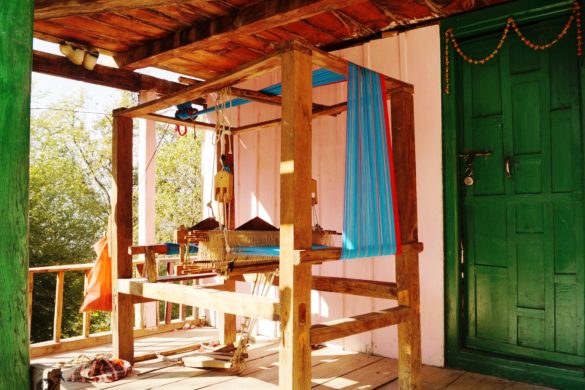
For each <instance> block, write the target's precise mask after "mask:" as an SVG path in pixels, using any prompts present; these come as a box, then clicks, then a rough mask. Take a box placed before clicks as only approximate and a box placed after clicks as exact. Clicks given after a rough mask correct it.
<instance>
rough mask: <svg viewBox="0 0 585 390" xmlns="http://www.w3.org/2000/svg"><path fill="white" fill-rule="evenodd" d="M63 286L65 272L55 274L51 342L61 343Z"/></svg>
mask: <svg viewBox="0 0 585 390" xmlns="http://www.w3.org/2000/svg"><path fill="white" fill-rule="evenodd" d="M64 285H65V272H64V271H60V272H58V273H57V282H56V284H55V313H54V319H53V341H54V342H56V343H58V342H60V341H61V323H62V320H63V287H64Z"/></svg>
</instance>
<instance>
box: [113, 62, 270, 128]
mask: <svg viewBox="0 0 585 390" xmlns="http://www.w3.org/2000/svg"><path fill="white" fill-rule="evenodd" d="M279 64H280V53H278V52H276V53H274V54H272V55H269V56H266V57H263V58H260V59H258V60H256V61H252V62H250V63H248V64H245V65H243V66H241V67H239V68H237V69H235V70H233V71H232V72H230V73H228V74H223V75H220V76H218V77H216V78H214V79H211V80H209V81H205V82H203V83H201V84H196V85H192V86H190V87H187V88H185V89H184V90H181V91H178V92H175V93H172V94H170V95H167V96H164V97H162V98H159V99H155V100H151V101H149V102H145V103H142V104H139V105H138V106H136V107H133V108H129V109H126V110H120V111H119V112H118V115H121V116H126V117H131V118H135V117H141V116H144V115H147V114H151V113H154V112H156V111H159V110H162V109H164V108H167V107H170V106H174V105H177V104H181V103H184V102H186V101H193V100H194V99H197V98H199V97H201V96H203V95H205V94H207V93H209V92H213V91H217V90H219V89H221V88H223V87H227V86H229V85H232V84H237V83H239V82H242V81H245V80H249V79H251V78H254V77H258V76H260V75H263V74H264V73H266V72H269V71H271V70H273V69H275V68H276V67H277V66H278V65H279Z"/></svg>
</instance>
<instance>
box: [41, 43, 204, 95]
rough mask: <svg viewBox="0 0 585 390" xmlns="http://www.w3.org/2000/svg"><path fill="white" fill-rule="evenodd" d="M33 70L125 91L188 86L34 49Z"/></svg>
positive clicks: (165, 92) (161, 91) (163, 91)
mask: <svg viewBox="0 0 585 390" xmlns="http://www.w3.org/2000/svg"><path fill="white" fill-rule="evenodd" d="M33 72H38V73H43V74H48V75H51V76H57V77H63V78H66V79H71V80H76V81H83V82H86V83H91V84H96V85H101V86H104V87H110V88H116V89H122V90H125V91H132V92H140V91H148V90H152V91H154V92H156V93H158V94H160V95H168V94H171V93H174V92H178V91H181V90H183V89H185V88H188V86H186V85H184V84H180V83H175V82H173V81H168V80H164V79H159V78H156V77H152V76H148V75H144V74H140V73H137V72H132V71H128V70H124V69H118V68H112V67H109V66H103V65H96V66H95V68H94V70H93V71H88V70H86V69H84V68H83V67H81V66H76V65H74V64H72V63H71V62H69V60H68V59H67V58H65V57H61V56H58V55H55V54H50V53H45V52H42V51H38V50H34V51H33ZM195 103H196V104H200V105H205V104H206V101H205V99H198V100H197V101H195Z"/></svg>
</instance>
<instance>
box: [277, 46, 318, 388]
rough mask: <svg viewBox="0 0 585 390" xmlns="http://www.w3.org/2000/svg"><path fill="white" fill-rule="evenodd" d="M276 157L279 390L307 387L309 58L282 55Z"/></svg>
mask: <svg viewBox="0 0 585 390" xmlns="http://www.w3.org/2000/svg"><path fill="white" fill-rule="evenodd" d="M281 72H282V104H283V105H282V124H281V134H282V136H281V158H280V161H281V163H280V267H279V275H280V285H279V291H280V305H281V321H280V329H281V330H280V331H281V337H280V349H279V361H280V365H279V386H280V388H281V389H308V388H310V387H311V359H310V356H311V347H310V327H311V265H309V264H302V263H301V262H300V261H299V259H298V256H297V255H296V253H297V252H296V251H297V250H300V249H309V248H311V244H312V216H311V180H312V177H311V106H312V104H311V100H312V86H311V55H310V52H309V53H307V52H304V51H300V50H295V49H293V50H288V51H286V52H284V53H283V55H282V70H281Z"/></svg>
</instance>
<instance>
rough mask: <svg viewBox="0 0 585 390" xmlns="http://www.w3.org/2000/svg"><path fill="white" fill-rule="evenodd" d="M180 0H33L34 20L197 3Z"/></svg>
mask: <svg viewBox="0 0 585 390" xmlns="http://www.w3.org/2000/svg"><path fill="white" fill-rule="evenodd" d="M201 1H202V0H199V1H180V0H133V1H127V0H91V1H88V0H35V11H34V12H35V20H44V19H54V18H64V17H67V16H79V15H91V14H99V13H104V12H116V11H122V10H127V9H135V8H152V7H163V6H165V5H170V4H177V3H198V2H201Z"/></svg>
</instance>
